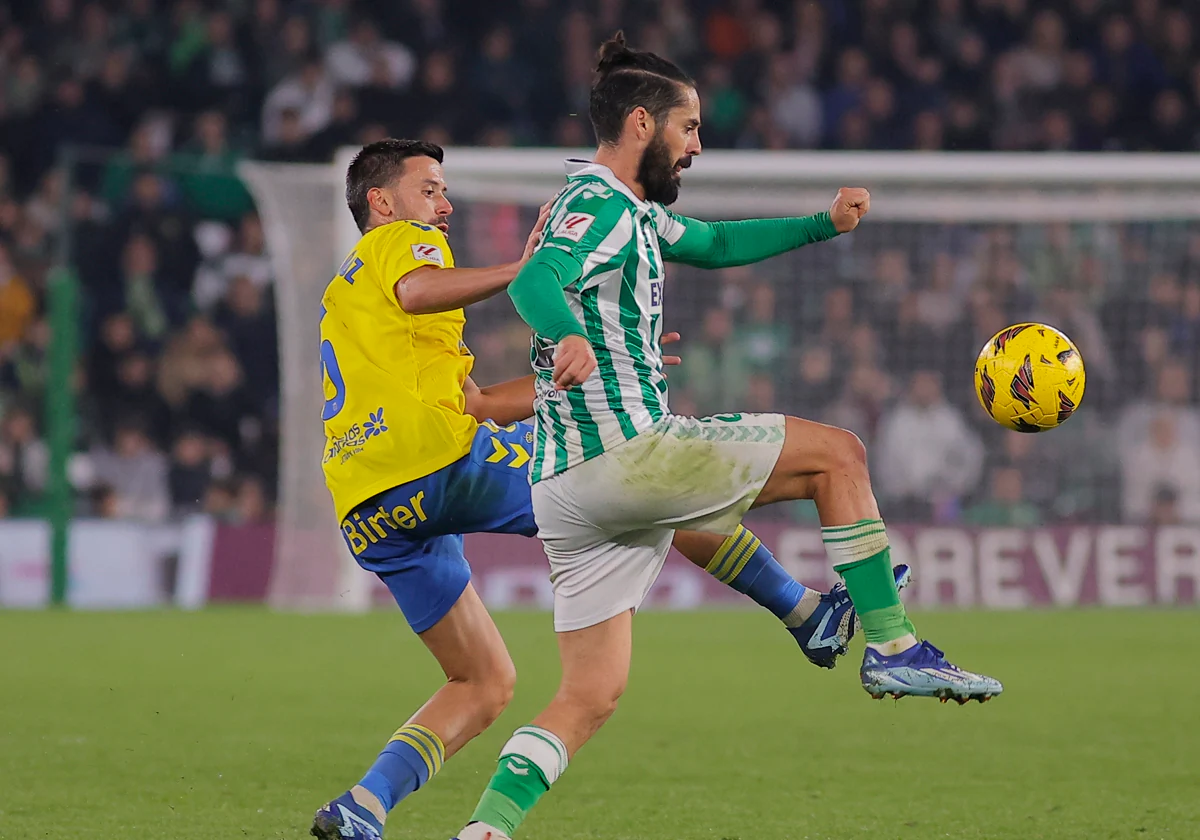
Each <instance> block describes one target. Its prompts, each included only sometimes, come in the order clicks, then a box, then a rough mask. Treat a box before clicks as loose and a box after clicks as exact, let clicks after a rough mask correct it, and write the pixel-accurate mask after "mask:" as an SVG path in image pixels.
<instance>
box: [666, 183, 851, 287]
mask: <svg viewBox="0 0 1200 840" xmlns="http://www.w3.org/2000/svg"><path fill="white" fill-rule="evenodd" d="M870 207H871V195H870V193H868V192H867V191H866V190H864V189H861V188H858V187H843V188H842V189H840V190H838V194H837V197H836V198H835V199H834V201H833V206H832V207H830V209H829V211H828V212H826V213H817V214H815V215H812V216H799V217H787V218H780V219H747V220H745V221H740V222H703V221H700V220H699V219H690V218H687V217H683V216H676V215H675V214H673V213H670V212H669V211H668V222H667V224H665V225H660V226H659V229H660V236H662V235H663V234H664V233H665V234H666V238H664V240H663V248H662V255H663V259H664V260H668V261H670V262H677V263H683V264H685V265H693V266H696V267H698V268H728V267H729V266H735V265H747V264H749V263H755V262H759V261H760V260H765V259H768V258H769V257H774V256H778V255H779V254H783V253H786V252H788V251H792V250H795V249H796V248H801V247H803V246H805V245H811V244H812V243H814V242H824V241H825V240H827V239H833V237H835V236H837V235H838V234H839V233H847V232H849V231H852V230H854V228H856V227H858V223H859V220H861V219H862V217H863V216H864V215H866V213H867V211H868V210H869V209H870Z"/></svg>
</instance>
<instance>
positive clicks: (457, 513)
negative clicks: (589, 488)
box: [446, 421, 537, 536]
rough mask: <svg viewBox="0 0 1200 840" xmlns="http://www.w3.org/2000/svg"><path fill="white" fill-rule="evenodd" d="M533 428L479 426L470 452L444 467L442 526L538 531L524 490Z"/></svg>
mask: <svg viewBox="0 0 1200 840" xmlns="http://www.w3.org/2000/svg"><path fill="white" fill-rule="evenodd" d="M532 446H533V427H532V426H530V425H529V424H527V423H512V424H510V425H508V426H503V427H501V426H497V425H495V424H494V423H491V422H490V421H489V422H485V423H482V424H480V426H479V429H478V430H477V431H476V433H475V440H474V442H473V443H472V445H471V451H470V453H469V454H468V455H467V456H466V457H465V458H463V459H461V460H459V461H457V462H455V464H453V465H452V466H451V467H450V468H448V473H449V474H448V477H447V482H446V493H447V494H448V501H449V503H450V505H451V506H450V507H448V508H447V520H448V521H447V527H448V528H449V529H450V530H453V531H454V532H455V533H463V534H472V533H478V532H488V533H503V534H521V535H523V536H533V535H534V534H536V533H537V525H536V524H535V522H534V517H533V506H532V502H531V501H530V494H529V458H530V453H531V449H532Z"/></svg>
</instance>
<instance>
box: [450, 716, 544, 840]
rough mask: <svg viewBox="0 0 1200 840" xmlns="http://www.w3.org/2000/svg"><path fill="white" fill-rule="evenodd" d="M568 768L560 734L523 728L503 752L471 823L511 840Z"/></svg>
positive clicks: (531, 727)
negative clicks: (502, 833) (495, 829)
mask: <svg viewBox="0 0 1200 840" xmlns="http://www.w3.org/2000/svg"><path fill="white" fill-rule="evenodd" d="M566 769H567V748H566V745H565V744H563V742H562V740H561V739H559V737H558V736H557V735H555V734H554V733H553V732H551V731H549V730H547V729H541V728H539V727H536V726H522V727H521V728H520V729H518V730H517V731H516V732H514V733H513V736H512V737H511V738H509V739H508V743H507V744H505V745H504V747H503V748H502V749H501V750H500V761H499V763H498V764H497V766H496V772H495V773H494V774H492V780H491V781H490V782H488V786H487V790H485V791H484V792H483V796H482V797H481V798H480V800H479V804H478V805H476V806H475V813H474V814H472V815H471V822H478V823H484V824H485V825H490V826H491V827H493V828H498V829H500V830H501V831H503V832H504V833H505V834H507V835H508V836H509V837H512V835H513V832H515V831H516V830H517V826H519V825H520V824H521V822H522V821H523V820H524V819H525V817H526V815H527V814H528V813H529V812H530V810H532V809H533V806H534V805H536V804H537V801H538V800H539V799H541V798H542V794H543V793H545V792H546V791H548V790H550V786H551V785H552V784H554V782H555V780H557V779H558V777H559V776H561V775H562V772H563V771H564V770H566Z"/></svg>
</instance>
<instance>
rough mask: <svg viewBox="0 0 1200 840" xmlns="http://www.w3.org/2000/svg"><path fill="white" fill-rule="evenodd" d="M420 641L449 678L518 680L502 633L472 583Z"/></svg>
mask: <svg viewBox="0 0 1200 840" xmlns="http://www.w3.org/2000/svg"><path fill="white" fill-rule="evenodd" d="M420 639H421V641H422V642H424V643H425V646H426V647H427V648H429V652H430V653H432V654H433V656H434V658H435V659H437V661H438V664H439V665H441V666H442V671H444V672H445V674H446V677H447V678H448V679H451V680H465V681H468V682H479V683H484V684H489V685H509V686H511V684H512V682H513V681H514V680H515V679H516V670H515V668H514V667H513V662H512V658H511V657H510V656H509V653H508V648H507V646H506V645H505V644H504V639H503V637H501V635H500V630H499V629H498V628H497V627H496V623H495V622H494V621H492V616H491V614H490V613H489V612H488V611H487V607H485V606H484V605H483V601H481V600H480V598H479V594H478V593H477V592H476V591H475V587H474V586H471V585H470V584H467V587H466V589H464V590H463V592H462V594H461V595H460V596H459V598H458V600H457V601H455V603H454V606H453V607H451V608H450V610H449V611H448V612H447V613H446V614H445V615H444V616H442V618H441V619H439V620H438V621H437V623H435V624H434V625H433V626H432V627H430V628H429V629H428V630H426V631H425V632H423V633H421V634H420Z"/></svg>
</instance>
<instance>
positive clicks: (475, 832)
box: [458, 822, 509, 840]
mask: <svg viewBox="0 0 1200 840" xmlns="http://www.w3.org/2000/svg"><path fill="white" fill-rule="evenodd" d="M458 840H509V837H508V835H507V834H505V833H504V832H503V831H501V830H500V829H498V828H494V827H493V826H490V825H488V824H487V823H482V822H473V823H468V824H467V827H466V828H464V829H463V830H462V831H460V832H458Z"/></svg>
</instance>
